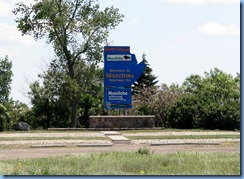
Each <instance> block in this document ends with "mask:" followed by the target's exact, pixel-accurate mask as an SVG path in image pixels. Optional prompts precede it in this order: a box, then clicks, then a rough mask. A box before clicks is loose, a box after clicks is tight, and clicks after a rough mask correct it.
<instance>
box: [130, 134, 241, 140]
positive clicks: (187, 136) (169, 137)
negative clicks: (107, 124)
mask: <svg viewBox="0 0 244 179" xmlns="http://www.w3.org/2000/svg"><path fill="white" fill-rule="evenodd" d="M126 137H127V138H128V139H130V140H139V139H222V138H231V139H235V138H240V135H226V134H225V135H158V136H126Z"/></svg>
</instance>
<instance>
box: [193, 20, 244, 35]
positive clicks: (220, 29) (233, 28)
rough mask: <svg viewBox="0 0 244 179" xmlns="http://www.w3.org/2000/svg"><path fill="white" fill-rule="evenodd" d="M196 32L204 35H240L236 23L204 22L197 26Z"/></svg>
mask: <svg viewBox="0 0 244 179" xmlns="http://www.w3.org/2000/svg"><path fill="white" fill-rule="evenodd" d="M197 33H199V34H204V35H213V36H219V35H240V27H239V26H237V25H227V26H225V25H221V24H218V23H206V24H204V25H203V26H200V27H198V29H197Z"/></svg>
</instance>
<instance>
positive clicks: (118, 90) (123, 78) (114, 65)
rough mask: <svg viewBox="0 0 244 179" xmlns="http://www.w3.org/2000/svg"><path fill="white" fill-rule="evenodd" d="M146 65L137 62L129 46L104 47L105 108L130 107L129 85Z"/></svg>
mask: <svg viewBox="0 0 244 179" xmlns="http://www.w3.org/2000/svg"><path fill="white" fill-rule="evenodd" d="M145 67H146V65H145V63H144V62H141V63H139V64H137V60H136V56H135V54H131V53H130V47H129V46H106V47H104V105H105V108H106V109H118V108H124V109H128V108H132V99H131V85H132V84H133V83H135V81H136V80H137V79H138V78H139V77H140V75H141V74H142V72H143V70H144V69H145Z"/></svg>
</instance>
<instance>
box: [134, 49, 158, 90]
mask: <svg viewBox="0 0 244 179" xmlns="http://www.w3.org/2000/svg"><path fill="white" fill-rule="evenodd" d="M142 61H143V62H144V63H145V64H146V68H145V70H144V71H143V73H142V74H141V76H140V77H139V78H138V79H137V81H136V82H135V83H134V84H133V86H132V94H138V93H140V92H141V90H142V89H143V88H145V87H146V88H148V87H153V86H155V85H156V84H157V83H158V80H156V79H157V77H156V76H155V75H153V74H152V71H153V70H152V68H151V67H150V65H149V63H148V61H147V60H146V54H145V53H143V55H142Z"/></svg>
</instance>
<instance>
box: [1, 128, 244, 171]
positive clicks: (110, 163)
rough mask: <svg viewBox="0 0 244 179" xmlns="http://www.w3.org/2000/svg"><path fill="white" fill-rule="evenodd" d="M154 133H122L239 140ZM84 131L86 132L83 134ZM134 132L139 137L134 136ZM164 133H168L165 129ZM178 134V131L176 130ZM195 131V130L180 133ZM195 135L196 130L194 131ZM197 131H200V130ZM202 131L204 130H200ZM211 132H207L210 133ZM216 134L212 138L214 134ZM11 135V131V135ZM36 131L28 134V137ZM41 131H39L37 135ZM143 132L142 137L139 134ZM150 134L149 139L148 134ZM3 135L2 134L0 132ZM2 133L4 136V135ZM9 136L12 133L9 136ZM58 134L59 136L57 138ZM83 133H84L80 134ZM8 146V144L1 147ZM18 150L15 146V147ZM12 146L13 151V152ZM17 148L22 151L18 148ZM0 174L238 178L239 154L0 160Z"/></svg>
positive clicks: (141, 152)
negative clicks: (216, 176) (210, 176)
mask: <svg viewBox="0 0 244 179" xmlns="http://www.w3.org/2000/svg"><path fill="white" fill-rule="evenodd" d="M162 131H163V130H156V131H148V130H145V131H134V132H133V131H122V132H121V133H122V134H125V136H126V137H128V138H130V139H131V140H140V139H219V138H225V139H231V138H233V139H240V134H239V132H237V133H230V134H228V131H227V134H225V133H221V132H219V133H218V131H217V132H216V131H214V133H211V134H205V135H202V134H201V133H199V134H194V135H191V134H188V133H186V134H185V135H180V134H181V133H179V134H178V133H176V134H175V135H157V132H162ZM82 132H83V131H81V132H80V133H82ZM86 132H87V131H86ZM137 132H140V133H142V135H136V133H137ZM165 132H171V131H168V130H166V131H165ZM177 132H182V131H177ZM184 132H196V131H191V130H189V131H184ZM197 132H198V131H197ZM200 132H201V131H200ZM203 132H206V131H203ZM210 132H211V131H210ZM215 132H216V135H215ZM13 133H14V132H13ZM33 133H34V134H38V133H39V132H38V131H37V132H35V131H32V132H31V134H33ZM41 133H42V132H40V134H41ZM45 133H47V134H46V136H41V135H40V136H36V135H34V136H31V137H27V136H22V137H21V135H20V136H18V137H16V136H5V137H0V142H1V141H3V140H5V141H6V140H7V141H16V140H43V139H46V140H50V139H51V138H52V137H50V136H49V132H47V131H45ZM53 133H57V134H59V135H57V136H55V137H54V138H52V140H62V139H66V140H69V139H70V140H73V139H83V140H107V139H106V138H104V137H103V136H102V135H100V134H99V132H94V133H93V132H91V133H90V132H88V133H86V135H82V134H79V135H78V133H77V132H74V133H72V132H67V135H68V134H69V135H70V136H69V137H67V135H66V132H65V133H64V132H50V134H53ZM143 133H144V134H145V135H143ZM148 133H151V136H150V135H148ZM1 134H4V133H1ZM5 134H6V133H5ZM10 134H12V132H11V133H10ZM61 134H62V135H61ZM84 134H85V133H84ZM221 145H228V146H233V145H234V146H236V147H239V146H240V142H236V141H233V142H230V141H229V142H227V143H223V144H221ZM6 147H8V149H11V145H8V146H5V147H1V143H0V151H1V148H2V149H3V148H5V149H6ZM17 147H18V146H17ZM17 147H16V146H15V147H14V148H15V149H17ZM20 148H23V147H22V146H21V147H20ZM0 174H1V175H240V152H206V151H205V152H200V151H198V152H197V151H191V152H184V151H182V152H176V153H170V154H169V153H168V154H166V153H161V154H158V153H157V154H156V153H153V151H150V149H149V148H140V149H138V150H137V151H133V152H100V153H94V154H93V153H89V154H88V153H87V154H80V155H66V156H62V157H61V156H59V157H49V158H36V159H21V160H2V161H0Z"/></svg>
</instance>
